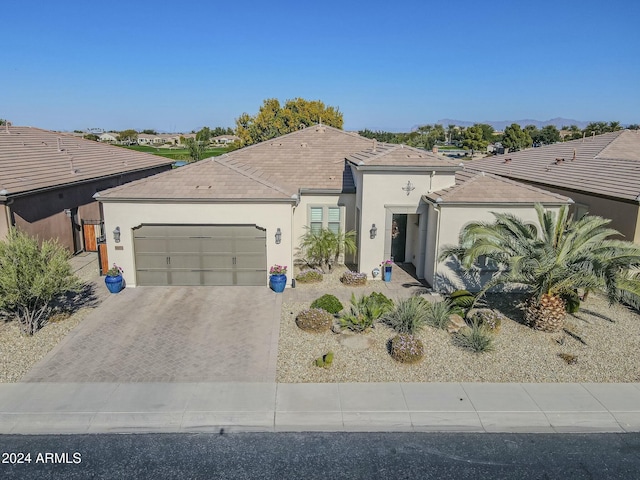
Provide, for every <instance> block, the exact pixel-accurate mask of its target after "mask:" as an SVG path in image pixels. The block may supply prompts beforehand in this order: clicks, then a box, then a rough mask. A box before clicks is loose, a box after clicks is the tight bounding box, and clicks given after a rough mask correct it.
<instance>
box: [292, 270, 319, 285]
mask: <svg viewBox="0 0 640 480" xmlns="http://www.w3.org/2000/svg"><path fill="white" fill-rule="evenodd" d="M321 281H322V271H320V270H317V269H309V270H303V271H302V272H300V273H299V274H298V275H297V276H296V282H300V283H318V282H321Z"/></svg>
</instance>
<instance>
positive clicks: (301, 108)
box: [236, 98, 343, 145]
mask: <svg viewBox="0 0 640 480" xmlns="http://www.w3.org/2000/svg"><path fill="white" fill-rule="evenodd" d="M317 123H323V124H325V125H329V126H332V127H335V128H342V125H343V117H342V113H340V111H339V110H338V108H335V107H331V106H325V104H324V103H323V102H321V101H320V100H311V101H310V100H305V99H303V98H294V99H292V100H287V101H286V103H285V104H284V106H281V105H280V102H279V101H278V100H277V99H275V98H269V99H267V100H264V102H263V104H262V106H261V107H260V111H259V112H258V113H257V114H256V115H254V116H251V115H249V114H248V113H243V114H242V115H240V116H239V117H238V118H237V119H236V135H237V136H238V137H240V139H241V140H242V142H243V143H244V144H245V145H251V144H254V143H258V142H263V141H265V140H270V139H272V138H275V137H278V136H280V135H284V134H286V133H291V132H294V131H296V130H299V129H300V128H304V127H308V126H311V125H315V124H317Z"/></svg>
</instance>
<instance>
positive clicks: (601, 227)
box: [441, 205, 640, 331]
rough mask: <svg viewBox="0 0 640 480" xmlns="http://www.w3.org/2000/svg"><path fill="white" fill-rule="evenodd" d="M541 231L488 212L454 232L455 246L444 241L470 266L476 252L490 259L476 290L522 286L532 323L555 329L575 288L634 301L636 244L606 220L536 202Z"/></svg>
mask: <svg viewBox="0 0 640 480" xmlns="http://www.w3.org/2000/svg"><path fill="white" fill-rule="evenodd" d="M535 208H536V212H537V214H538V222H539V225H540V226H541V231H540V232H538V231H537V228H536V227H534V226H532V225H529V224H527V223H525V222H524V221H523V220H521V219H519V218H518V217H516V216H514V215H511V214H506V213H493V215H494V216H495V218H496V221H495V222H493V223H488V222H473V223H471V224H469V225H467V226H466V227H464V228H463V229H462V231H461V233H460V238H459V244H460V245H459V246H455V247H450V246H449V247H445V248H444V250H443V253H442V256H441V259H445V258H447V257H449V256H452V257H454V258H456V259H458V260H459V261H460V263H461V265H462V267H463V268H464V269H466V270H472V269H473V268H474V263H475V262H476V261H477V260H478V258H479V257H480V256H485V257H487V258H488V259H490V260H493V261H494V262H495V263H496V265H497V266H498V272H497V273H496V275H494V276H493V278H492V280H490V281H489V282H487V284H486V285H485V286H484V287H483V289H482V291H481V294H480V295H479V296H481V295H482V294H484V293H486V291H487V290H489V289H490V288H492V287H495V286H497V285H502V284H513V285H523V286H526V287H528V289H529V292H530V294H531V297H530V299H529V301H528V304H527V308H526V310H525V318H526V319H527V321H528V322H529V323H530V324H531V325H532V326H533V327H534V328H536V329H539V330H544V331H558V330H560V329H561V328H562V325H563V321H564V317H565V299H568V298H572V297H573V298H574V299H575V298H576V297H577V291H578V289H582V290H583V291H584V292H589V291H600V292H602V293H604V294H605V295H606V296H607V297H608V299H609V301H610V302H611V303H615V302H619V301H624V302H627V303H629V304H630V305H632V306H634V307H636V308H637V307H640V276H639V275H640V274H638V273H637V269H638V267H640V245H635V244H633V243H631V242H627V241H623V240H618V239H615V238H612V237H617V236H619V235H620V233H619V232H618V231H616V230H614V229H611V228H608V227H607V225H608V224H609V223H610V222H611V221H610V220H607V219H604V218H602V217H597V216H589V215H586V216H584V217H582V218H581V219H580V220H577V221H573V220H572V218H571V217H570V215H569V209H568V207H567V206H566V205H565V206H563V207H561V208H560V210H559V211H558V213H557V214H556V213H555V212H552V211H545V210H544V208H543V207H542V206H541V205H536V207H535Z"/></svg>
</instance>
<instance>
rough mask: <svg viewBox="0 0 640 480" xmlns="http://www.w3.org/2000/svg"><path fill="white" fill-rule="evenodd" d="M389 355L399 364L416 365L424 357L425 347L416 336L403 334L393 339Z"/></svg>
mask: <svg viewBox="0 0 640 480" xmlns="http://www.w3.org/2000/svg"><path fill="white" fill-rule="evenodd" d="M389 353H390V354H391V357H392V358H393V359H394V360H397V361H398V362H402V363H416V362H419V361H420V360H422V358H423V357H424V345H423V344H422V342H421V341H420V339H418V338H416V337H415V336H413V335H411V334H408V333H401V334H399V335H396V336H395V337H393V338H392V339H391V342H390V345H389Z"/></svg>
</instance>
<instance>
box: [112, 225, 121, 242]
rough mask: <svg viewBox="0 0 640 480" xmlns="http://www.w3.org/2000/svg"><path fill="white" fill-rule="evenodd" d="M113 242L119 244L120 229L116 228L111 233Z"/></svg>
mask: <svg viewBox="0 0 640 480" xmlns="http://www.w3.org/2000/svg"><path fill="white" fill-rule="evenodd" d="M113 240H114V241H115V242H116V243H120V227H116V229H115V230H114V231H113Z"/></svg>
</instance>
